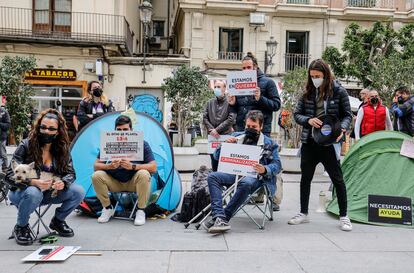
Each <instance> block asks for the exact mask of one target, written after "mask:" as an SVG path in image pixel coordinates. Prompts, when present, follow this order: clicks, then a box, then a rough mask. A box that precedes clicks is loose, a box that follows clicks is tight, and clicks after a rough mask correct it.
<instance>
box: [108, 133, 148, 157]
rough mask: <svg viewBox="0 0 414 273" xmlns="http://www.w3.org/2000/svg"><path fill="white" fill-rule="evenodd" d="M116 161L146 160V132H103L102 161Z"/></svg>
mask: <svg viewBox="0 0 414 273" xmlns="http://www.w3.org/2000/svg"><path fill="white" fill-rule="evenodd" d="M115 159H128V160H130V161H142V160H143V159H144V132H137V131H109V132H101V150H100V160H102V161H112V160H115Z"/></svg>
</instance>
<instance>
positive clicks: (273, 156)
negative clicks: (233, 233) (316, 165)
mask: <svg viewBox="0 0 414 273" xmlns="http://www.w3.org/2000/svg"><path fill="white" fill-rule="evenodd" d="M263 120H264V118H263V114H262V113H261V112H260V111H257V110H253V111H250V112H248V113H247V115H246V127H245V131H244V132H242V133H240V132H239V133H233V137H232V138H229V139H227V141H226V142H229V143H238V144H245V145H257V146H260V147H261V148H262V150H263V152H262V157H261V159H260V161H259V163H258V164H255V165H253V168H254V170H255V171H256V172H257V174H258V175H257V177H244V178H242V179H241V180H240V182H239V183H238V185H237V190H236V192H235V193H234V195H233V196H232V198H231V199H230V202H229V203H228V204H227V206H226V208H224V209H223V202H222V192H223V186H226V187H230V186H231V185H233V184H234V183H235V178H236V176H235V175H233V174H227V173H222V172H214V173H211V174H210V175H209V176H208V179H207V181H208V187H209V190H210V197H211V211H212V219H211V220H210V221H208V222H204V223H203V227H204V228H205V229H206V230H207V231H208V232H210V233H221V232H225V231H228V230H230V228H231V227H230V225H229V220H230V219H231V217H233V215H234V213H235V212H236V211H237V209H238V208H239V207H240V206H241V205H242V204H243V202H244V201H245V200H246V199H247V197H248V196H249V194H250V193H252V192H254V191H255V190H256V189H258V188H259V187H260V186H261V185H262V184H263V183H265V184H267V186H268V188H269V190H270V192H271V194H272V195H274V194H275V192H276V175H277V174H278V173H279V172H280V170H281V169H282V166H281V163H280V159H279V153H278V145H277V144H276V143H274V142H273V141H272V140H271V139H270V138H269V137H267V136H265V135H264V134H263V133H262V129H263ZM220 149H221V147H218V148H217V150H216V152H215V154H214V155H215V158H216V159H219V157H220Z"/></svg>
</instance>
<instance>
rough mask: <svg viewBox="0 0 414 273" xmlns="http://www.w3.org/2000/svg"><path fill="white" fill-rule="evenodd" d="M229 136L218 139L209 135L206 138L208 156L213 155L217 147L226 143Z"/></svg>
mask: <svg viewBox="0 0 414 273" xmlns="http://www.w3.org/2000/svg"><path fill="white" fill-rule="evenodd" d="M229 137H231V135H221V136H220V137H219V138H215V137H213V136H211V135H209V136H208V149H207V152H208V153H209V154H214V151H215V150H216V148H217V147H218V146H219V144H220V143H223V142H224V141H226V140H227V139H228V138H229Z"/></svg>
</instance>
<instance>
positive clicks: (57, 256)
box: [22, 246, 81, 262]
mask: <svg viewBox="0 0 414 273" xmlns="http://www.w3.org/2000/svg"><path fill="white" fill-rule="evenodd" d="M80 248H81V247H80V246H42V247H41V248H39V249H37V250H36V251H34V252H33V253H31V254H29V255H28V256H26V257H24V258H23V259H22V261H23V262H56V261H64V260H66V259H67V258H69V257H70V256H72V255H73V254H74V253H75V252H76V251H78V250H79V249H80Z"/></svg>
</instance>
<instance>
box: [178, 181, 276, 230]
mask: <svg viewBox="0 0 414 273" xmlns="http://www.w3.org/2000/svg"><path fill="white" fill-rule="evenodd" d="M243 178H244V177H243V176H238V175H236V178H235V182H234V184H233V185H231V186H230V187H228V188H227V189H226V190H225V191H224V192H223V194H222V200H223V204H225V203H226V199H227V198H228V197H230V198H231V196H232V194H234V193H235V192H236V190H237V185H238V183H239V182H240V180H242V179H243ZM260 190H263V191H264V196H265V201H264V209H262V208H261V207H260V206H259V205H258V204H256V202H254V205H253V206H254V207H255V208H258V209H259V211H260V212H262V214H263V218H262V221H261V224H260V223H258V222H257V221H256V220H255V219H254V218H253V217H252V216H251V215H250V214H249V213H248V212H247V210H246V209H245V208H244V207H245V206H246V205H247V204H248V203H249V202H250V201H251V200H252V198H253V197H254V196H255V195H256V194H257V193H258V192H259V191H260ZM210 207H211V204H209V205H208V206H206V207H205V208H204V209H203V210H202V211H200V212H199V213H198V214H197V215H196V216H194V217H193V218H192V219H191V220H190V221H189V222H187V223H185V224H184V227H185V228H188V226H189V225H191V224H192V223H194V222H195V221H196V219H198V218H199V217H200V216H202V215H204V218H203V219H201V221H200V222H198V223H197V224H196V225H195V228H196V229H199V228H200V226H201V224H202V223H203V222H204V221H205V220H206V219H207V218H208V217H209V216H210V214H211V210H210ZM240 210H243V212H244V213H246V215H247V216H248V217H249V218H250V219H251V220H252V221H253V222H254V223H255V224H256V225H257V226H258V227H259V228H260V229H264V228H265V224H266V220H269V221H273V203H272V196H271V194H270V191H269V189H268V187H267V185H266V184H262V185H261V186H260V187H259V188H257V189H256V190H255V191H253V192H252V193H250V194H249V195H248V197H247V199H246V200H245V201H244V202H243V203H242V204H241V206H240V207H239V208H238V209H237V211H236V212H235V214H234V215H236V214H237V212H239V211H240Z"/></svg>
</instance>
